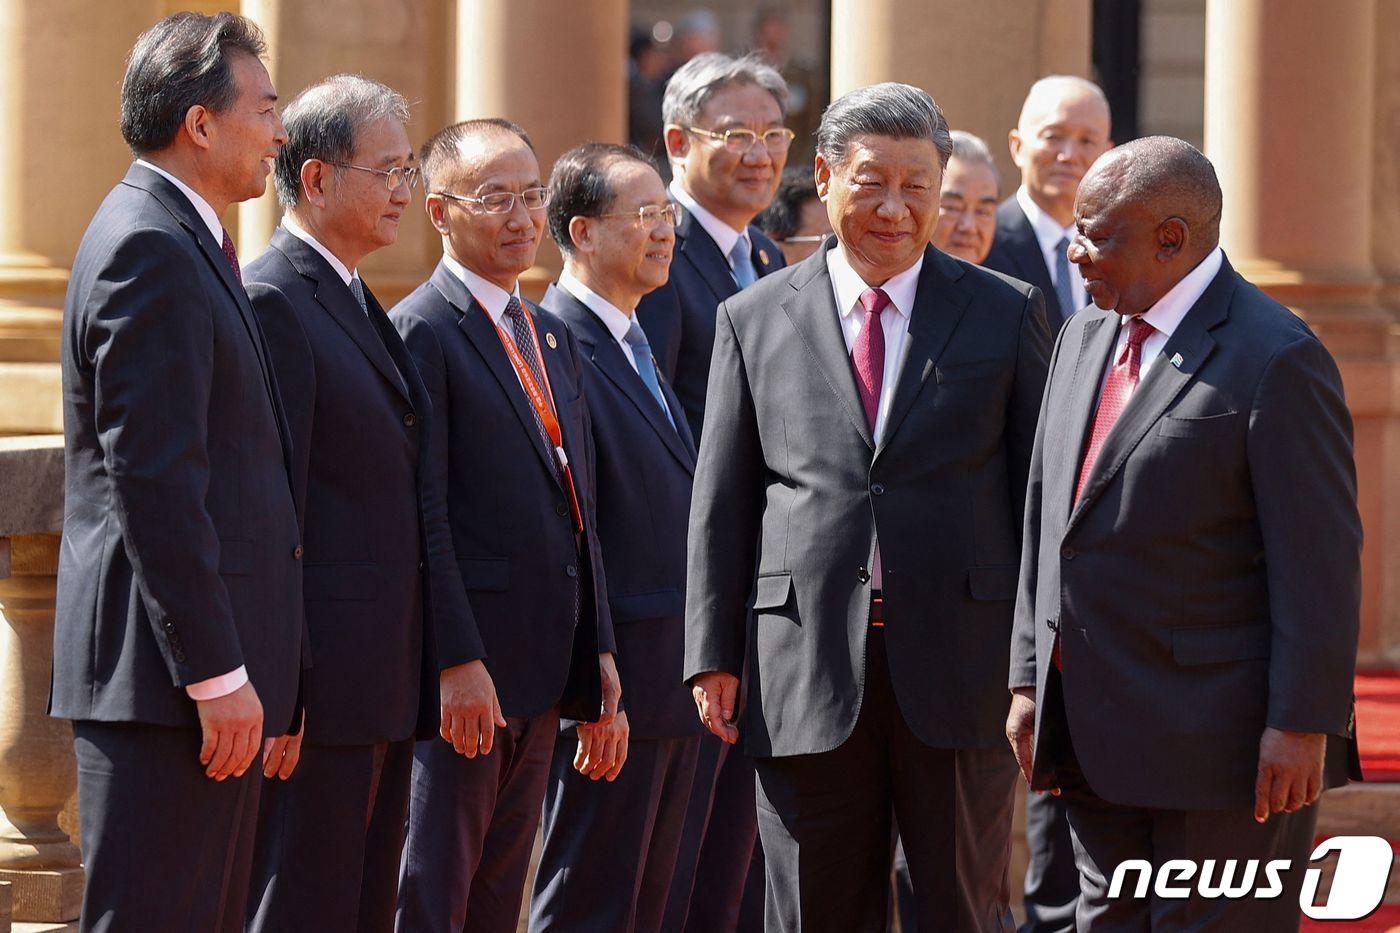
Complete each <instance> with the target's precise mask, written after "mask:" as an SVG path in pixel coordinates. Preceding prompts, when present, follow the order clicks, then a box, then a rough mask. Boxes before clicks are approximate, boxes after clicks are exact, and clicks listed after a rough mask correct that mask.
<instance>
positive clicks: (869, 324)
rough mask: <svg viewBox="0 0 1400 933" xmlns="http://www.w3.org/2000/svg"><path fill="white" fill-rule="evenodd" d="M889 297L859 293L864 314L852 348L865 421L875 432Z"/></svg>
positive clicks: (880, 293) (877, 291)
mask: <svg viewBox="0 0 1400 933" xmlns="http://www.w3.org/2000/svg"><path fill="white" fill-rule="evenodd" d="M889 304H890V296H889V295H886V294H885V291H884V289H881V288H867V289H866V290H865V291H863V292H861V293H860V306H861V308H863V309H864V310H865V319H864V320H863V321H861V325H860V333H859V334H858V335H856V342H855V346H853V347H852V348H851V365H853V366H854V367H855V370H856V388H857V389H859V390H860V402H861V404H862V405H863V406H865V420H866V421H868V422H870V431H871V433H872V434H873V433H874V432H875V418H876V416H877V415H878V414H879V412H880V384H881V383H882V382H883V381H884V379H885V328H884V326H883V325H882V324H881V323H880V312H881V311H883V310H885V309H886V308H887V307H889Z"/></svg>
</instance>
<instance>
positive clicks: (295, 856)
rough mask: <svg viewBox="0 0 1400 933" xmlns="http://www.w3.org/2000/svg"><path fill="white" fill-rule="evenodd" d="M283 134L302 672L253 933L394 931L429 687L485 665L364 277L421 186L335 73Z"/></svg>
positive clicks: (424, 413) (275, 276)
mask: <svg viewBox="0 0 1400 933" xmlns="http://www.w3.org/2000/svg"><path fill="white" fill-rule="evenodd" d="M284 119H285V122H286V125H287V144H286V145H285V146H283V147H282V151H281V152H280V153H279V154H278V158H277V164H276V175H275V178H276V184H277V197H278V200H279V201H280V202H281V203H282V206H283V207H284V208H285V209H286V215H285V217H284V218H283V220H282V223H281V225H280V226H279V227H278V229H277V231H276V232H275V233H274V234H273V236H272V244H271V246H269V247H268V249H267V251H266V252H264V253H263V254H262V255H261V256H259V257H258V258H257V259H256V260H254V261H253V262H252V263H250V264H249V265H248V269H247V272H246V277H247V282H248V292H249V296H250V298H251V299H252V302H253V307H254V309H255V310H256V311H257V315H258V319H259V320H260V321H261V323H262V326H263V329H264V330H265V331H266V333H267V339H268V346H269V349H270V350H271V355H272V361H273V368H274V369H275V371H276V373H277V380H278V384H279V385H280V386H281V389H282V398H283V401H284V404H285V406H286V409H287V417H288V423H289V425H290V427H291V435H292V449H293V461H292V463H293V469H292V485H293V489H294V491H295V492H296V498H297V502H298V503H299V505H300V513H301V514H300V518H301V527H302V540H303V543H304V547H305V549H306V550H305V554H304V556H303V558H302V567H303V575H304V579H305V612H306V622H307V628H308V631H309V634H310V641H311V651H312V653H313V658H314V666H313V667H311V668H310V669H308V670H307V671H306V673H305V675H304V685H303V688H302V699H303V702H304V704H305V719H304V721H303V722H304V725H303V729H302V730H301V732H300V733H298V734H297V735H295V736H290V737H284V738H281V739H278V740H277V741H276V742H274V743H273V744H272V745H271V746H270V748H269V749H268V750H267V754H266V755H265V756H264V761H263V773H264V775H266V777H267V778H269V779H272V780H270V782H269V783H268V784H267V786H266V788H265V789H264V791H263V793H264V798H263V801H264V802H263V808H262V813H261V819H260V826H259V833H258V844H257V857H256V861H255V863H254V880H253V887H252V893H251V895H250V897H249V905H248V916H249V929H250V930H254V931H258V933H265V931H274V930H312V929H324V930H359V931H361V933H369V931H388V930H391V929H392V928H393V923H394V904H395V899H396V894H397V882H398V868H399V852H400V850H401V848H402V845H403V838H404V821H405V819H406V817H407V811H408V796H409V775H410V773H411V770H412V764H413V747H414V745H413V740H414V736H415V733H418V732H422V733H424V734H426V735H432V734H433V733H434V732H436V731H437V730H438V726H439V718H438V715H437V712H438V711H437V708H436V707H437V704H436V702H434V698H435V697H436V696H437V693H438V677H439V676H441V678H442V686H443V691H442V692H443V696H444V698H447V697H449V696H453V695H454V694H455V693H456V691H454V689H453V686H454V685H455V684H457V683H460V682H466V681H470V680H471V678H472V676H473V670H472V669H473V668H478V669H479V668H481V661H480V660H478V659H479V658H480V657H481V656H482V655H483V654H484V651H483V649H482V647H481V640H480V638H479V637H478V636H477V634H476V632H475V631H474V630H473V627H472V624H471V617H470V615H469V614H468V613H466V612H465V611H464V608H463V607H464V606H465V601H466V594H465V591H464V590H463V588H462V582H461V579H460V577H459V576H458V573H457V568H456V561H455V558H454V554H453V550H452V543H451V534H450V532H449V531H448V528H447V516H446V511H445V505H444V502H443V498H442V494H441V492H440V490H437V489H433V488H429V486H428V485H427V484H426V483H425V469H424V464H425V462H426V457H424V455H423V453H422V451H423V447H424V444H425V443H426V438H425V436H424V434H425V424H426V423H427V422H428V420H429V419H428V411H429V408H430V404H429V401H428V397H427V391H426V390H425V389H424V387H423V384H422V381H421V380H420V379H419V377H418V372H417V369H416V368H415V366H414V364H413V360H412V357H410V356H409V353H408V350H407V349H406V348H405V347H404V345H403V341H402V340H400V338H399V335H398V333H397V332H396V331H395V330H394V328H393V326H392V325H391V324H390V323H389V319H388V317H387V316H386V315H385V313H384V309H383V308H382V307H381V306H380V304H379V302H378V301H377V300H376V299H375V297H374V293H373V292H371V291H370V290H369V288H368V287H366V286H365V284H364V282H363V281H362V280H361V278H360V274H359V270H358V267H359V265H360V263H361V261H362V260H363V259H364V258H365V257H366V256H368V255H369V254H370V253H372V252H374V251H375V250H377V249H380V248H382V247H384V246H388V245H390V244H392V243H393V242H394V240H395V239H396V238H397V236H398V228H399V221H400V218H401V217H402V215H403V212H404V210H405V208H406V207H407V206H408V203H409V199H410V197H411V196H412V189H413V187H414V184H415V182H416V181H417V169H416V168H415V167H414V166H413V165H412V162H413V159H414V157H413V149H412V147H411V146H410V145H409V142H408V134H407V132H406V131H405V129H404V124H405V123H406V122H407V120H408V104H407V102H405V100H404V98H403V97H402V96H401V95H400V94H398V93H397V92H395V91H393V90H391V89H390V88H388V87H385V86H384V85H383V84H380V83H378V82H377V81H370V80H368V79H366V78H362V77H359V76H357V75H336V76H334V77H331V78H327V79H326V80H324V81H322V82H320V83H318V84H315V85H313V86H311V87H309V88H307V89H306V90H304V91H302V92H301V93H300V94H299V95H297V97H296V99H295V100H293V101H292V102H291V103H290V104H289V105H288V106H287V109H286V113H285V115H284ZM425 607H431V611H432V617H431V619H426V618H425V615H424V613H425ZM425 629H427V630H430V631H425ZM439 671H441V674H440V675H439ZM475 673H476V676H482V675H484V670H479V671H476V672H475ZM425 700H426V701H427V702H425ZM451 712H457V710H452V711H450V710H449V709H448V704H447V703H444V707H443V715H442V721H443V723H444V725H443V728H444V730H445V729H447V724H448V723H451V721H452V719H453V717H452V716H451V715H450V713H451ZM460 712H464V713H467V714H468V717H470V714H471V713H472V712H473V711H471V710H460ZM482 712H483V713H484V714H485V717H486V719H487V720H488V721H487V724H486V732H487V733H488V735H489V733H490V728H491V726H490V712H491V711H490V710H489V709H487V710H484V711H482ZM470 731H471V732H472V737H473V740H475V737H476V735H477V732H478V729H477V725H476V723H475V722H474V721H473V723H472V726H471V730H470Z"/></svg>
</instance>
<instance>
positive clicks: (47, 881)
mask: <svg viewBox="0 0 1400 933" xmlns="http://www.w3.org/2000/svg"><path fill="white" fill-rule="evenodd" d="M62 452H63V447H62V438H57V437H48V438H12V439H8V440H0V623H3V625H0V881H8V882H10V883H11V893H12V895H13V901H14V903H13V912H14V919H15V920H16V921H33V922H61V921H66V920H73V919H75V918H76V917H77V916H78V912H79V909H80V907H81V905H82V894H83V869H82V867H81V864H82V859H81V857H80V856H79V853H78V847H77V846H76V845H74V844H73V841H72V840H71V839H70V838H69V837H68V834H67V833H65V832H64V831H63V830H62V829H61V828H60V827H59V824H58V817H59V813H60V812H61V811H62V810H63V808H64V805H65V804H66V803H67V802H68V800H69V798H70V797H72V795H73V791H74V789H75V788H76V786H77V767H76V763H75V761H74V757H73V730H72V728H71V727H70V726H69V724H68V723H66V722H64V721H62V720H58V719H52V718H50V717H49V715H48V712H47V705H48V693H49V675H50V671H51V669H52V666H53V614H54V593H55V588H56V574H57V571H58V546H59V538H58V534H57V533H56V532H57V529H58V528H59V526H60V524H61V520H62V502H63V491H62V490H63V459H62Z"/></svg>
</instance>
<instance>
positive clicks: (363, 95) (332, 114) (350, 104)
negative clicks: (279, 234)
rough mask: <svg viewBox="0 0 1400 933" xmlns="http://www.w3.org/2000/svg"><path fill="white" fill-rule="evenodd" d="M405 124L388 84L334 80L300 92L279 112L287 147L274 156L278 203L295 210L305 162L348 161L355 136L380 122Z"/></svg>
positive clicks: (346, 77)
mask: <svg viewBox="0 0 1400 933" xmlns="http://www.w3.org/2000/svg"><path fill="white" fill-rule="evenodd" d="M386 119H393V120H397V121H398V122H400V123H407V122H408V101H407V100H405V99H404V96H403V95H402V94H400V93H399V92H398V91H395V90H394V89H393V88H391V87H389V86H388V85H384V84H380V83H379V82H378V81H371V80H370V79H369V78H364V77H361V76H360V75H350V74H343V75H332V76H331V77H329V78H326V79H325V80H324V81H321V82H319V83H317V84H313V85H311V86H310V87H309V88H307V89H306V90H304V91H302V92H301V93H300V94H298V95H297V96H296V98H295V99H293V100H292V102H291V103H290V104H288V105H287V109H286V110H284V111H283V112H282V123H283V125H285V126H286V127H287V142H286V144H285V145H284V146H283V147H282V148H281V149H280V150H279V151H278V153H277V167H276V173H275V178H274V180H275V182H276V185H277V200H278V201H279V202H281V204H282V206H283V207H286V208H292V207H296V205H297V202H298V201H300V200H301V167H302V166H303V165H305V164H306V162H307V161H308V160H309V159H317V160H319V161H321V162H348V161H349V160H350V159H351V158H352V157H353V155H354V153H355V140H356V137H357V136H358V135H359V133H360V132H362V131H363V130H364V129H365V128H366V127H368V126H371V125H372V124H375V123H378V122H379V121H380V120H386Z"/></svg>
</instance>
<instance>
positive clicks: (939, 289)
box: [880, 246, 972, 450]
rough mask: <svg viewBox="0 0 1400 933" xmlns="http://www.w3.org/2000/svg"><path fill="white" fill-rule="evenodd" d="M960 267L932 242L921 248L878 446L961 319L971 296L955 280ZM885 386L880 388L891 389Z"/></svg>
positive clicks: (889, 434)
mask: <svg viewBox="0 0 1400 933" xmlns="http://www.w3.org/2000/svg"><path fill="white" fill-rule="evenodd" d="M962 275H963V270H962V267H961V266H959V265H958V264H957V263H956V262H954V261H953V260H952V259H949V258H948V257H947V256H945V255H943V254H942V253H940V252H939V251H938V250H936V249H934V248H933V247H932V246H930V247H926V248H925V250H924V266H923V268H922V269H921V270H920V271H919V285H918V289H917V290H916V291H915V293H914V295H915V297H914V307H913V308H912V309H910V313H909V335H908V337H907V343H906V344H905V352H904V361H903V363H902V365H901V366H900V368H899V376H898V378H897V379H896V380H895V384H894V386H893V387H892V388H893V391H894V398H893V399H892V400H891V401H890V411H889V415H888V416H887V417H886V419H885V429H884V431H883V432H882V433H881V435H880V448H881V449H882V450H883V449H884V448H885V447H887V446H889V443H890V440H891V439H892V438H893V437H894V435H895V432H896V431H897V430H898V429H899V425H900V423H901V422H902V421H903V420H904V416H905V415H907V414H908V413H909V409H910V408H911V407H912V406H913V404H914V399H915V398H916V397H917V396H918V394H919V390H920V389H922V388H923V385H924V382H925V381H927V380H928V377H929V373H931V372H933V365H934V363H935V362H936V361H937V359H938V357H939V356H941V355H942V353H943V348H944V347H946V346H947V345H948V339H949V338H950V337H952V335H953V331H954V330H955V329H956V328H957V326H958V322H959V321H961V320H962V316H963V312H964V310H966V308H967V305H968V303H969V302H970V301H971V300H972V296H971V295H970V294H969V293H968V292H967V291H966V290H965V289H964V288H962V286H960V285H958V284H957V280H958V279H960V278H962ZM890 388H891V387H885V388H884V389H882V390H881V391H890Z"/></svg>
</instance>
